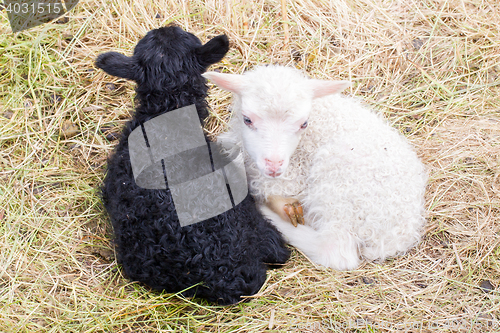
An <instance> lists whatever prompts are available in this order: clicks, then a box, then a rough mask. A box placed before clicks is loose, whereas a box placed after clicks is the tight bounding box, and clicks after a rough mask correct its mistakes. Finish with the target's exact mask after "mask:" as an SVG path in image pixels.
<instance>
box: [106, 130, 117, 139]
mask: <svg viewBox="0 0 500 333" xmlns="http://www.w3.org/2000/svg"><path fill="white" fill-rule="evenodd" d="M119 138H120V134H119V133H113V132H111V133H108V134H106V140H108V141H115V140H118V139H119Z"/></svg>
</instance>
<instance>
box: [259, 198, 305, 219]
mask: <svg viewBox="0 0 500 333" xmlns="http://www.w3.org/2000/svg"><path fill="white" fill-rule="evenodd" d="M266 205H267V206H268V207H269V208H270V209H271V210H272V211H273V212H275V213H276V214H278V215H279V216H280V217H281V218H282V219H283V220H285V221H286V220H289V221H290V222H292V224H293V226H294V227H297V225H299V224H305V222H304V210H303V209H302V205H301V204H300V202H299V201H298V200H297V199H295V198H284V197H279V196H271V197H269V199H268V200H267V202H266Z"/></svg>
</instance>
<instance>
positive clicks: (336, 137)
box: [302, 95, 427, 259]
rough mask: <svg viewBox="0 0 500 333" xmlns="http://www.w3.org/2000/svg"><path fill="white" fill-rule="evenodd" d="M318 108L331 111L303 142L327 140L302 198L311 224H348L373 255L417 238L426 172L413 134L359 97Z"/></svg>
mask: <svg viewBox="0 0 500 333" xmlns="http://www.w3.org/2000/svg"><path fill="white" fill-rule="evenodd" d="M313 114H320V115H323V114H324V116H323V117H319V118H320V119H321V120H319V121H318V124H317V128H316V124H314V125H313V124H311V127H313V126H314V129H315V130H316V131H317V133H311V134H310V135H306V136H305V137H304V138H303V139H305V140H304V144H308V143H307V141H309V140H310V141H311V142H315V141H317V140H318V138H319V137H321V138H323V137H326V138H327V139H324V142H323V143H322V144H320V145H318V146H317V149H316V151H315V153H314V157H313V160H312V161H311V163H310V169H309V170H308V177H307V180H306V183H307V184H309V185H310V186H308V187H307V188H306V189H305V193H304V196H303V199H302V200H303V204H304V208H305V212H306V219H307V220H309V221H310V223H311V226H313V227H314V228H316V229H325V228H328V229H330V230H332V231H336V230H337V231H338V229H339V228H347V229H348V230H349V231H350V232H354V233H355V234H356V235H357V236H358V237H359V238H360V239H362V240H363V243H364V247H365V248H364V251H363V254H364V255H365V256H366V257H368V258H370V259H378V258H381V257H382V259H383V258H385V257H387V256H388V255H395V254H397V253H398V252H403V251H405V250H406V249H407V248H408V247H410V246H411V245H413V244H415V243H416V242H418V240H419V238H420V235H421V232H422V227H423V224H424V221H425V220H424V217H423V216H424V211H423V209H424V202H423V200H424V199H423V198H424V193H423V192H424V190H425V184H426V182H427V175H426V171H425V168H424V166H423V164H422V163H421V162H420V160H419V159H418V157H417V155H416V153H415V152H414V150H413V149H412V147H411V146H410V144H409V143H408V142H407V141H406V139H405V138H404V137H403V136H402V135H401V134H399V133H398V132H397V131H396V130H395V129H393V128H391V127H390V126H389V125H388V124H387V122H386V121H385V120H384V119H382V117H380V116H378V115H376V114H375V113H374V112H373V111H370V110H369V109H368V108H366V107H365V106H363V105H361V104H360V103H359V102H357V101H355V100H354V99H352V98H343V97H340V96H338V95H337V96H329V97H325V98H323V99H320V100H317V101H316V103H315V105H314V109H313ZM319 133H321V135H318V134H319ZM322 141H323V140H322ZM318 207H319V208H318ZM318 210H320V212H319V211H318ZM346 222H348V223H346ZM403 234H404V235H405V236H404V237H402V236H401V235H403ZM375 244H383V246H382V247H380V246H379V245H377V246H375ZM384 254H385V255H384Z"/></svg>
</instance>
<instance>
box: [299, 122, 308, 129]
mask: <svg viewBox="0 0 500 333" xmlns="http://www.w3.org/2000/svg"><path fill="white" fill-rule="evenodd" d="M306 127H307V120H306V121H305V122H304V123H303V124H302V125H300V128H301V129H304V128H306Z"/></svg>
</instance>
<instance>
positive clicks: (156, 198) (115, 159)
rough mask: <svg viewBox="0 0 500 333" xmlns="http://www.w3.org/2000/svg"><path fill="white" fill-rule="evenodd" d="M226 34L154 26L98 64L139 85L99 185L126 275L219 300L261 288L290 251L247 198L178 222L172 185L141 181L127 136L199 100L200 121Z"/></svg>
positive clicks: (226, 44) (224, 49)
mask: <svg viewBox="0 0 500 333" xmlns="http://www.w3.org/2000/svg"><path fill="white" fill-rule="evenodd" d="M228 48H229V42H228V40H227V37H226V36H224V35H222V36H217V37H215V38H213V39H211V40H210V41H209V42H207V43H206V44H204V45H203V44H202V43H201V42H200V40H199V39H198V38H197V37H195V36H194V35H192V34H190V33H188V32H185V31H184V30H182V29H181V28H179V27H175V26H167V27H164V28H160V29H156V30H152V31H150V32H149V33H148V34H147V35H146V36H145V37H144V38H143V39H141V41H139V43H138V44H137V46H136V48H135V50H134V54H133V56H131V57H127V56H124V55H122V54H120V53H116V52H108V53H105V54H102V55H100V56H99V57H98V58H97V60H96V65H97V66H98V67H100V68H102V69H103V70H104V71H106V72H107V73H109V74H111V75H115V76H119V77H123V78H126V79H130V80H134V81H136V83H137V88H136V93H137V95H136V103H137V108H136V110H135V112H134V115H133V118H132V119H131V120H130V121H129V122H128V123H127V124H126V126H125V128H124V130H123V133H122V137H121V139H120V142H119V143H118V145H117V147H116V148H115V151H114V153H113V154H112V155H111V157H110V158H109V160H108V168H107V173H106V176H105V178H104V184H103V187H102V197H103V203H104V206H105V208H106V210H107V212H108V214H109V216H110V220H111V222H112V225H113V229H114V237H115V239H114V241H115V244H116V250H117V255H118V261H119V263H121V265H122V267H123V269H124V271H125V273H126V275H127V276H128V277H129V278H131V279H133V280H137V281H141V282H143V283H145V284H147V285H149V286H150V287H152V288H154V289H157V290H166V291H167V292H178V291H182V290H184V289H186V288H189V287H192V286H193V285H195V284H200V285H199V286H198V287H194V288H191V289H189V290H187V291H186V292H184V295H186V296H193V295H196V296H197V297H202V298H205V299H207V300H209V301H215V302H219V303H220V304H231V303H235V302H238V301H240V300H241V298H240V297H241V296H243V295H252V294H254V293H256V292H257V291H258V290H259V288H260V287H261V286H262V284H263V283H264V281H265V278H266V265H265V263H284V262H285V261H286V260H287V259H288V256H289V251H288V249H287V248H286V247H285V246H284V242H283V240H282V238H281V236H280V234H279V233H278V232H277V231H276V229H275V228H274V227H273V226H271V225H270V224H269V223H268V222H267V221H266V220H265V219H264V218H263V217H262V215H261V214H260V213H259V212H258V210H257V208H256V206H255V203H254V201H253V199H252V197H251V196H250V195H248V196H247V197H246V198H245V199H244V200H243V201H242V202H241V203H240V204H238V205H237V206H236V207H235V208H233V209H230V210H229V211H227V212H225V213H223V214H220V215H218V216H216V217H213V218H210V219H207V220H205V221H202V222H198V223H195V224H191V225H188V226H184V227H181V226H180V223H179V218H178V216H177V212H176V210H175V206H174V203H173V199H172V195H171V193H170V189H168V188H167V189H166V190H149V189H144V188H141V187H139V186H137V185H136V183H135V180H134V175H133V172H132V166H131V162H130V155H129V148H128V136H129V134H130V133H131V132H132V131H133V130H134V129H135V128H137V127H138V126H140V125H141V124H143V123H144V122H146V121H148V120H150V119H152V118H154V117H156V116H158V115H161V114H163V113H165V112H168V111H172V110H176V109H178V108H181V107H184V106H188V105H192V104H195V105H196V109H197V112H198V115H199V117H200V121H201V120H202V119H204V118H205V117H206V116H207V115H208V111H207V109H208V107H207V103H206V100H205V98H206V95H207V85H206V81H205V79H204V78H203V77H202V76H201V74H202V73H203V72H204V71H205V70H206V68H207V67H208V66H209V65H210V64H212V63H215V62H218V61H220V60H221V59H222V57H224V55H225V54H226V52H227V51H228Z"/></svg>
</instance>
